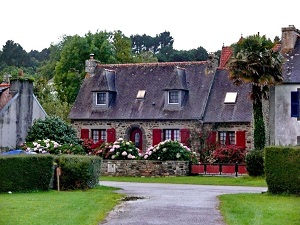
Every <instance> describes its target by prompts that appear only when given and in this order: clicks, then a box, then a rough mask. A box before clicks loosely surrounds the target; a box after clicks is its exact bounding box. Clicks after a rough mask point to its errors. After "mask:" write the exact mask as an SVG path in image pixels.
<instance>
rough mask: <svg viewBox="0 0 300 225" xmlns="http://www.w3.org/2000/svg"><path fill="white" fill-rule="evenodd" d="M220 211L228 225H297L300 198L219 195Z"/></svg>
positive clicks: (299, 217)
mask: <svg viewBox="0 0 300 225" xmlns="http://www.w3.org/2000/svg"><path fill="white" fill-rule="evenodd" d="M219 199H220V201H221V203H220V210H221V213H222V215H223V216H224V219H225V221H226V223H227V224H229V225H299V224H300V197H295V196H283V195H269V194H234V195H228V194H226V195H221V196H219Z"/></svg>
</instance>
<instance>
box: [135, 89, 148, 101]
mask: <svg viewBox="0 0 300 225" xmlns="http://www.w3.org/2000/svg"><path fill="white" fill-rule="evenodd" d="M145 94H146V91H145V90H139V91H138V93H137V95H136V98H137V99H144V98H145Z"/></svg>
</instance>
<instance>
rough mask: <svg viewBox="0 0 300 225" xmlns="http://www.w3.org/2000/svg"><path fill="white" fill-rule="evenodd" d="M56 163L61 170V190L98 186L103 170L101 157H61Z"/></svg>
mask: <svg viewBox="0 0 300 225" xmlns="http://www.w3.org/2000/svg"><path fill="white" fill-rule="evenodd" d="M55 162H56V163H57V165H58V166H59V167H60V168H61V176H60V189H61V190H74V189H88V188H92V187H94V186H96V185H98V183H99V177H100V168H101V159H100V158H99V157H93V156H75V155H61V156H58V157H57V158H56V159H55ZM55 185H56V183H55Z"/></svg>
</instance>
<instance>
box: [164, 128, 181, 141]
mask: <svg viewBox="0 0 300 225" xmlns="http://www.w3.org/2000/svg"><path fill="white" fill-rule="evenodd" d="M164 140H173V141H180V131H179V129H167V130H164Z"/></svg>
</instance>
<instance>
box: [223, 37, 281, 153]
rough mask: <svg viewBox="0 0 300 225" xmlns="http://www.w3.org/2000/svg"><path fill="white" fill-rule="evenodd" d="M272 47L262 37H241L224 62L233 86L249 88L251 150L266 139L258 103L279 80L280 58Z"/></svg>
mask: <svg viewBox="0 0 300 225" xmlns="http://www.w3.org/2000/svg"><path fill="white" fill-rule="evenodd" d="M274 45H275V44H274V43H273V42H272V41H271V40H270V39H267V38H266V37H265V35H264V36H259V34H257V35H252V36H248V37H247V38H241V39H240V41H239V42H238V43H237V44H234V45H233V50H234V53H233V57H232V59H231V60H230V61H229V63H228V68H229V79H231V80H232V81H233V83H234V84H235V85H241V84H244V83H248V84H251V85H252V90H251V93H250V99H251V100H252V102H253V116H254V148H255V149H263V148H264V146H265V140H266V138H265V125H264V119H263V108H262V101H263V99H268V93H269V87H270V86H272V85H275V84H278V83H280V82H282V80H283V77H282V65H283V57H281V54H280V52H279V51H276V50H273V48H274Z"/></svg>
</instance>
